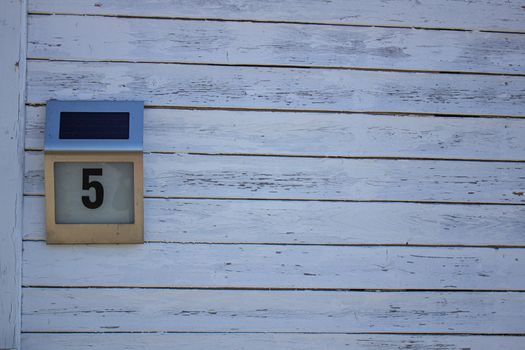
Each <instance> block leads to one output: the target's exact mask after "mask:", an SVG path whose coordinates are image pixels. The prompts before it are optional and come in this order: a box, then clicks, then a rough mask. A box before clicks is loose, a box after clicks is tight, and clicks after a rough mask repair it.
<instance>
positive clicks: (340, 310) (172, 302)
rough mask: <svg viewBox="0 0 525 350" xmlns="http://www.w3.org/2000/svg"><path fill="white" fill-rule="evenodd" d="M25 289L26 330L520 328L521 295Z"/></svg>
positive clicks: (524, 303)
mask: <svg viewBox="0 0 525 350" xmlns="http://www.w3.org/2000/svg"><path fill="white" fill-rule="evenodd" d="M23 293H24V304H23V325H24V328H23V330H24V331H26V332H28V331H29V332H34V331H53V332H56V331H59V332H60V331H95V332H96V331H102V332H104V331H119V332H125V331H161V332H162V331H211V332H224V331H233V332H237V331H242V332H245V331H246V332H250V331H262V332H272V331H276V332H395V333H399V332H409V333H410V332H440V333H441V332H443V333H468V332H475V333H500V334H513V333H515V334H516V333H520V334H523V333H525V322H523V308H524V307H525V294H524V293H460V292H453V293H450V292H448V293H447V292H436V293H420V292H408V293H407V292H403V293H377V292H315V291H280V292H277V291H272V292H269V291H238V290H230V291H224V290H167V289H161V290H155V289H149V290H148V289H45V288H44V289H41V288H29V289H28V288H25V289H24V291H23ZM73 316H74V317H73Z"/></svg>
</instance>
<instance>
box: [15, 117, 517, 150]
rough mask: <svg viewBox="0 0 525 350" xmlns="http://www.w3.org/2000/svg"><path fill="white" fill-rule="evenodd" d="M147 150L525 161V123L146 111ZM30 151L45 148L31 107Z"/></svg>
mask: <svg viewBox="0 0 525 350" xmlns="http://www.w3.org/2000/svg"><path fill="white" fill-rule="evenodd" d="M144 114H145V117H144V118H145V126H144V149H145V150H146V151H175V152H199V153H201V152H202V153H211V154H214V153H215V154H216V153H245V154H274V155H305V154H306V155H314V156H351V157H352V156H355V157H424V158H440V159H492V160H525V137H523V135H525V119H521V118H520V119H518V118H464V117H459V118H455V117H443V118H441V117H423V116H381V115H364V114H331V113H289V112H253V111H217V110H210V111H199V110H171V109H149V108H148V109H145V110H144ZM26 115H27V117H26V135H25V146H26V148H28V149H33V150H41V149H43V146H44V119H45V107H27V113H26Z"/></svg>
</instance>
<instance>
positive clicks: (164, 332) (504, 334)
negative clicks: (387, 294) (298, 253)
mask: <svg viewBox="0 0 525 350" xmlns="http://www.w3.org/2000/svg"><path fill="white" fill-rule="evenodd" d="M22 333H23V334H291V335H292V334H297V335H300V334H304V335H416V336H419V335H421V336H455V337H464V336H481V337H484V336H488V337H491V336H492V337H493V336H497V337H507V336H510V337H522V336H525V333H468V332H458V333H449V332H275V331H269V332H265V331H215V332H211V331H22Z"/></svg>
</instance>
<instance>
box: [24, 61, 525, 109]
mask: <svg viewBox="0 0 525 350" xmlns="http://www.w3.org/2000/svg"><path fill="white" fill-rule="evenodd" d="M524 86H525V77H523V76H518V77H516V76H490V75H464V74H459V75H458V74H433V73H400V72H380V71H355V70H334V69H307V68H293V69H292V68H262V67H231V66H220V67H218V66H200V65H180V64H149V63H111V64H108V63H106V62H52V61H29V62H28V80H27V94H28V95H27V101H28V102H29V103H43V102H45V101H47V100H49V99H65V100H68V99H69V100H71V99H88V100H89V99H98V100H144V101H145V103H146V104H147V105H166V106H193V107H202V106H205V107H224V108H251V109H292V110H326V111H356V112H360V111H368V112H370V111H374V112H396V113H397V112H399V113H431V114H434V113H440V114H468V115H506V116H523V115H524V111H523V104H524V102H525V88H524Z"/></svg>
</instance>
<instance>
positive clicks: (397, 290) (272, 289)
mask: <svg viewBox="0 0 525 350" xmlns="http://www.w3.org/2000/svg"><path fill="white" fill-rule="evenodd" d="M22 287H23V288H27V289H133V290H134V289H138V290H140V289H142V290H210V291H217V290H222V291H247V292H249V291H267V292H348V293H370V292H374V293H407V292H408V293H436V292H438V293H515V294H522V293H525V290H524V289H460V288H457V289H452V288H448V289H447V288H428V289H424V288H410V289H407V288H292V287H231V286H218V287H202V286H164V287H159V286H103V285H102V286H96V285H90V286H78V285H77V286H67V285H60V286H58V285H26V284H22Z"/></svg>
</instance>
